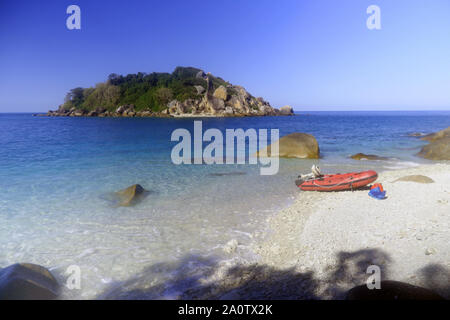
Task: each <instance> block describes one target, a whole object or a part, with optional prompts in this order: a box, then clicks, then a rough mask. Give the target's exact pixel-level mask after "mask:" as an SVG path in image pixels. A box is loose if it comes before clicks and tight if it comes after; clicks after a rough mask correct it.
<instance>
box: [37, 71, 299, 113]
mask: <svg viewBox="0 0 450 320" xmlns="http://www.w3.org/2000/svg"><path fill="white" fill-rule="evenodd" d="M37 115H39V114H37ZM40 115H43V116H66V117H245V116H290V115H294V112H293V109H292V107H290V106H284V107H282V108H280V109H276V108H273V107H272V106H271V105H270V104H269V103H268V102H267V101H265V100H264V99H263V98H261V97H258V98H256V97H254V96H252V95H251V94H250V93H248V92H247V90H245V88H244V87H242V86H238V85H233V84H231V83H230V82H227V81H225V80H223V79H222V78H220V77H216V76H213V75H212V74H211V73H205V72H204V71H203V70H201V69H198V68H193V67H177V68H175V70H174V71H173V72H172V73H158V72H153V73H149V74H147V73H143V72H139V73H137V74H129V75H126V76H122V75H117V74H115V73H113V74H110V75H109V76H108V79H107V81H105V82H102V83H98V84H97V85H96V86H95V87H90V88H81V87H78V88H74V89H72V90H70V91H69V92H68V93H67V95H66V97H65V100H64V103H63V104H61V105H60V106H59V107H58V109H57V110H54V111H52V110H50V111H48V112H47V113H46V114H40Z"/></svg>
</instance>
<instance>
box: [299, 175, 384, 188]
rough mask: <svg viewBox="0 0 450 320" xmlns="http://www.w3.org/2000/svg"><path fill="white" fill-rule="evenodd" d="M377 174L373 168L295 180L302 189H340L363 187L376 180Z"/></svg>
mask: <svg viewBox="0 0 450 320" xmlns="http://www.w3.org/2000/svg"><path fill="white" fill-rule="evenodd" d="M377 178H378V174H377V173H376V172H375V171H373V170H368V171H363V172H351V173H345V174H340V173H338V174H326V175H322V176H321V177H320V178H316V179H311V180H306V181H301V180H300V181H297V182H296V183H297V186H298V187H299V188H300V189H302V190H304V191H342V190H353V189H358V188H361V187H364V186H366V185H368V184H369V183H372V182H374V181H375V180H377Z"/></svg>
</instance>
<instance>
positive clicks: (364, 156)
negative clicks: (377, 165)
mask: <svg viewBox="0 0 450 320" xmlns="http://www.w3.org/2000/svg"><path fill="white" fill-rule="evenodd" d="M350 158H352V159H353V160H388V158H386V157H380V156H377V155H374V154H364V153H357V154H354V155H352V156H351V157H350Z"/></svg>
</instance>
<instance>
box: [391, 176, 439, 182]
mask: <svg viewBox="0 0 450 320" xmlns="http://www.w3.org/2000/svg"><path fill="white" fill-rule="evenodd" d="M397 181H408V182H417V183H433V182H434V180H433V179H431V178H429V177H427V176H422V175H410V176H404V177H401V178H399V179H397V180H395V182H397Z"/></svg>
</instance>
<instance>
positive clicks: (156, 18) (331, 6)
mask: <svg viewBox="0 0 450 320" xmlns="http://www.w3.org/2000/svg"><path fill="white" fill-rule="evenodd" d="M70 4H77V5H79V6H80V8H81V30H68V29H67V28H66V18H67V17H68V15H67V14H66V8H67V7H68V6H69V5H70ZM371 4H375V5H378V6H379V7H380V8H381V24H382V29H381V30H372V31H371V30H368V29H367V27H366V19H367V17H368V15H367V13H366V9H367V7H368V6H369V5H371ZM178 65H180V66H194V67H199V68H202V69H203V70H205V71H207V72H208V71H209V72H212V73H213V74H215V75H218V76H221V77H222V78H224V79H226V80H229V81H230V82H232V83H234V84H240V85H243V86H244V87H246V88H247V90H248V91H249V92H251V93H252V94H253V95H256V96H262V97H264V98H265V99H266V100H268V101H269V102H270V103H271V104H272V105H273V106H276V107H280V106H282V105H285V104H290V105H292V106H293V107H294V108H295V109H297V110H386V109H391V110H405V109H410V110H414V109H422V110H431V109H433V110H449V109H450V1H448V0H370V1H366V0H328V1H325V0H308V1H307V0H305V1H299V0H292V1H283V0H280V1H276V0H270V1H268V0H253V1H250V0H240V1H237V0H230V1H212V0H183V1H174V0H164V1H162V0H161V1H153V0H147V1H134V0H128V1H112V0H109V1H100V0H89V1H87V0H71V1H65V0H57V1H56V0H55V1H22V0H15V1H4V0H0V112H15V111H17V112H27V111H31V112H33V111H47V110H48V109H50V108H51V109H54V108H57V106H58V105H59V104H60V103H62V101H63V98H64V96H65V94H66V92H67V91H68V90H69V89H71V88H74V87H77V86H83V87H87V86H93V85H95V83H97V82H101V81H104V80H105V79H106V77H107V76H108V74H110V73H113V72H114V73H120V74H128V73H136V72H138V71H142V72H152V71H166V72H172V71H173V69H174V68H175V67H176V66H178Z"/></svg>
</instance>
